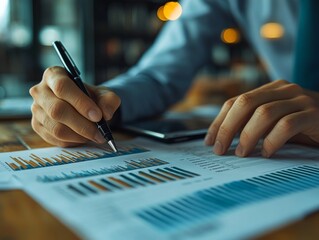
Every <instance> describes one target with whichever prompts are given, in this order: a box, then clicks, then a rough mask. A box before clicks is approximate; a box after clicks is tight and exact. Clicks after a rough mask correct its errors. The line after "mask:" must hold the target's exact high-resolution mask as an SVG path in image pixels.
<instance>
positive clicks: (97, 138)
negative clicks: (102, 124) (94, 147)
mask: <svg viewBox="0 0 319 240" xmlns="http://www.w3.org/2000/svg"><path fill="white" fill-rule="evenodd" d="M94 140H95V142H97V143H104V142H105V138H104V137H103V136H102V135H101V133H100V132H97V133H96V134H95V136H94Z"/></svg>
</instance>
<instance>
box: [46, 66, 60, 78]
mask: <svg viewBox="0 0 319 240" xmlns="http://www.w3.org/2000/svg"><path fill="white" fill-rule="evenodd" d="M61 70H63V68H62V67H59V66H52V67H48V68H47V69H45V70H44V73H43V78H44V79H46V78H47V77H50V76H51V75H52V74H55V73H56V72H58V71H61Z"/></svg>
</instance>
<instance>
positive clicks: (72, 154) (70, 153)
mask: <svg viewBox="0 0 319 240" xmlns="http://www.w3.org/2000/svg"><path fill="white" fill-rule="evenodd" d="M62 152H65V153H67V154H69V155H71V156H73V157H77V156H76V155H75V154H74V153H72V152H69V151H67V150H62Z"/></svg>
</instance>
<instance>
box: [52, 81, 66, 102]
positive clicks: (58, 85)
mask: <svg viewBox="0 0 319 240" xmlns="http://www.w3.org/2000/svg"><path fill="white" fill-rule="evenodd" d="M64 85H65V79H64V78H57V79H55V81H52V83H51V89H52V91H53V92H54V94H55V95H56V96H57V97H59V98H60V97H62V96H63V90H64Z"/></svg>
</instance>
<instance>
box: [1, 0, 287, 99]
mask: <svg viewBox="0 0 319 240" xmlns="http://www.w3.org/2000/svg"><path fill="white" fill-rule="evenodd" d="M182 14H183V9H182V7H181V5H180V4H179V2H175V1H174V2H172V1H167V0H107V1H105V0H94V1H91V0H67V1H65V0H0V62H1V64H0V98H10V97H19V96H27V95H28V89H29V88H30V87H31V86H32V85H34V84H36V83H38V82H39V81H40V80H41V77H42V73H43V71H44V70H45V69H46V68H47V67H49V66H52V65H61V64H60V61H59V59H58V57H57V56H56V53H55V52H54V50H53V48H52V46H51V43H52V42H53V41H55V40H61V41H62V42H63V43H64V45H65V46H66V47H67V48H68V50H69V52H70V54H71V55H72V56H73V58H74V60H75V62H76V64H77V65H78V66H79V68H80V69H81V70H82V71H81V72H82V75H83V79H84V81H86V82H88V83H92V84H99V83H101V82H103V81H107V80H109V79H111V78H112V77H114V76H116V75H118V74H120V73H122V72H124V71H126V70H127V69H128V68H129V67H130V66H132V65H133V64H135V63H136V62H137V61H138V59H139V58H140V57H141V55H142V54H143V53H144V52H145V51H146V50H147V49H148V47H149V46H150V45H151V44H152V42H153V41H154V39H155V38H156V35H157V34H158V32H159V31H160V29H161V28H162V26H163V25H164V24H166V23H167V22H168V21H175V20H176V19H178V18H179V17H180V16H181V15H182ZM283 33H284V30H283V29H282V27H281V26H280V25H279V24H276V23H273V22H269V23H267V24H265V25H264V26H262V28H261V31H260V34H261V35H262V37H264V38H266V39H268V40H269V41H275V40H276V39H278V38H280V37H281V36H282V35H283ZM185 61H187V60H185ZM265 68H266V66H264V65H263V62H262V59H258V58H257V57H256V56H255V54H254V52H253V51H252V50H251V48H250V47H249V44H248V43H247V42H246V41H245V38H244V36H243V35H242V33H241V32H240V29H237V28H235V26H228V27H227V28H225V29H224V30H223V31H222V32H221V33H220V42H219V43H218V44H216V45H214V46H213V45H212V48H211V62H210V63H207V65H206V66H204V67H203V69H201V70H200V71H199V73H198V75H197V76H196V78H197V79H204V80H203V81H205V82H206V84H209V86H211V89H212V90H211V91H219V92H220V93H221V94H224V93H225V92H226V95H227V93H229V92H231V93H232V92H236V91H237V90H236V88H238V86H239V85H238V84H221V85H220V84H219V83H221V82H226V83H227V82H228V83H231V82H233V81H235V82H236V81H237V82H238V81H240V82H241V83H244V85H245V86H248V87H254V86H256V85H257V84H260V83H261V82H264V81H267V75H266V74H265ZM225 78H226V79H227V80H229V81H218V80H220V79H225ZM216 79H217V81H212V80H216ZM205 88H206V87H205ZM216 89H217V90H216Z"/></svg>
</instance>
